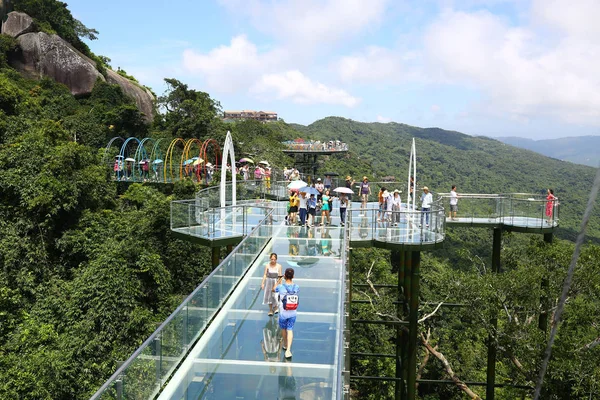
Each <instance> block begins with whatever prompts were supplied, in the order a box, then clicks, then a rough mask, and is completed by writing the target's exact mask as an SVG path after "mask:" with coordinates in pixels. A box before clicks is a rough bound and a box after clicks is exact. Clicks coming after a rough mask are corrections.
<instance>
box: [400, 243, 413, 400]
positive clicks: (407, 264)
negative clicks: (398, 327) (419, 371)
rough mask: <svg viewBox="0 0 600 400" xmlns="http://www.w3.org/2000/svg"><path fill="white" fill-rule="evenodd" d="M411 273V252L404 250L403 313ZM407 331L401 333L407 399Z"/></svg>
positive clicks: (403, 377) (408, 297) (408, 296)
mask: <svg viewBox="0 0 600 400" xmlns="http://www.w3.org/2000/svg"><path fill="white" fill-rule="evenodd" d="M411 274H412V252H410V251H405V252H404V279H403V284H402V294H403V297H404V301H403V302H402V308H403V315H407V314H408V312H409V308H410V307H409V305H410V294H411V287H410V282H411ZM409 333H410V331H409V332H406V331H404V332H403V334H402V379H403V380H404V385H405V386H407V388H406V391H407V397H406V398H407V399H410V397H408V358H409V352H408V348H409V346H408V342H409V340H410V339H409Z"/></svg>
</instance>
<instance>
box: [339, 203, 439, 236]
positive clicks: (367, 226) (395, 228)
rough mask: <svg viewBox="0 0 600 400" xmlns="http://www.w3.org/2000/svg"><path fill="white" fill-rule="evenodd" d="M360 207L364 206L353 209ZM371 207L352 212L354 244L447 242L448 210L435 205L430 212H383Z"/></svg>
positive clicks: (351, 226)
mask: <svg viewBox="0 0 600 400" xmlns="http://www.w3.org/2000/svg"><path fill="white" fill-rule="evenodd" d="M354 205H356V206H360V203H356V204H353V206H354ZM368 206H369V207H371V208H366V209H363V208H358V209H357V208H351V209H349V210H348V225H349V227H350V235H349V236H350V240H351V241H369V240H375V241H379V242H387V243H399V244H400V243H406V244H415V245H416V244H429V243H439V242H442V241H443V240H444V237H445V231H446V218H445V216H444V208H443V207H442V206H441V205H440V204H438V203H434V204H432V206H431V209H430V210H429V211H418V210H409V209H407V208H406V206H405V205H403V207H402V208H401V210H399V211H385V212H380V211H379V210H378V209H377V208H376V207H377V204H376V203H369V204H368Z"/></svg>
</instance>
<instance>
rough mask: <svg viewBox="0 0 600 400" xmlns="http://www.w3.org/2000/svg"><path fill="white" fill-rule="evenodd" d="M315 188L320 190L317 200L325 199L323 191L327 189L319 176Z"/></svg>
mask: <svg viewBox="0 0 600 400" xmlns="http://www.w3.org/2000/svg"><path fill="white" fill-rule="evenodd" d="M315 189H317V191H318V192H319V193H318V194H317V201H321V200H322V199H323V192H324V191H325V186H324V185H323V182H321V178H317V183H316V184H315Z"/></svg>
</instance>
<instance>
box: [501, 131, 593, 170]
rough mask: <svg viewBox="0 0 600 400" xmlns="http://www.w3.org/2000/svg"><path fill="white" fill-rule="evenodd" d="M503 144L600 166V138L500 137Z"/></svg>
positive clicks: (577, 162)
mask: <svg viewBox="0 0 600 400" xmlns="http://www.w3.org/2000/svg"><path fill="white" fill-rule="evenodd" d="M498 140H499V141H501V142H502V143H506V144H510V145H511V146H515V147H520V148H522V149H527V150H531V151H535V152H536V153H540V154H543V155H545V156H547V157H552V158H558V159H559V160H564V161H570V162H572V163H575V164H583V165H588V166H590V167H595V168H597V167H598V166H599V165H600V151H598V149H600V136H577V137H565V138H559V139H542V140H531V139H525V138H520V137H499V138H498Z"/></svg>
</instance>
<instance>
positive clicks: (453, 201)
mask: <svg viewBox="0 0 600 400" xmlns="http://www.w3.org/2000/svg"><path fill="white" fill-rule="evenodd" d="M457 212H458V193H456V185H452V190H451V191H450V213H448V218H451V219H452V220H456V219H457V218H456V213H457Z"/></svg>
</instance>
